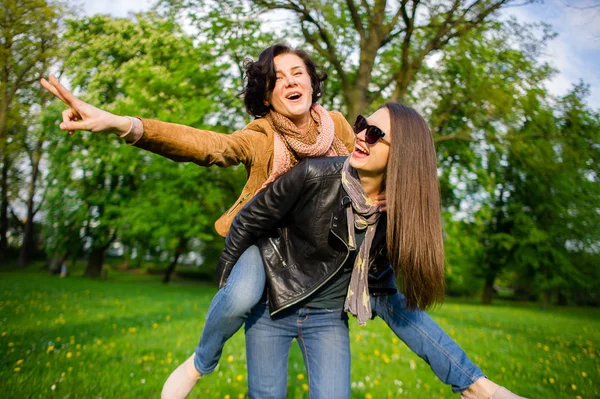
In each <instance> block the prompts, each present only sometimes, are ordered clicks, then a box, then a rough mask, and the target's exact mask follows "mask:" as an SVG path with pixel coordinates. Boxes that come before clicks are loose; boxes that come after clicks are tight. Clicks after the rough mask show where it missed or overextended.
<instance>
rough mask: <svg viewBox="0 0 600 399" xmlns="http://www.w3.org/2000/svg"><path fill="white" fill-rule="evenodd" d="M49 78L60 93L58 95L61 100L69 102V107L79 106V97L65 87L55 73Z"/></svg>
mask: <svg viewBox="0 0 600 399" xmlns="http://www.w3.org/2000/svg"><path fill="white" fill-rule="evenodd" d="M49 79H50V83H51V84H52V86H54V88H55V89H56V91H57V93H58V95H57V97H58V98H60V99H61V101H62V102H64V103H65V104H67V105H68V106H69V107H71V108H77V103H78V102H79V99H78V98H77V97H75V96H74V95H73V94H71V92H70V91H69V90H67V89H65V87H64V86H63V85H61V84H60V82H59V81H58V80H57V79H56V78H55V77H54V75H50V78H49Z"/></svg>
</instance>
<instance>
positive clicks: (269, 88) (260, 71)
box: [240, 43, 327, 118]
mask: <svg viewBox="0 0 600 399" xmlns="http://www.w3.org/2000/svg"><path fill="white" fill-rule="evenodd" d="M281 54H294V55H296V56H298V57H300V59H302V61H303V62H304V65H305V66H306V70H307V72H308V75H309V76H310V81H311V85H312V91H313V93H312V103H313V104H314V103H316V102H317V101H318V100H319V98H320V97H321V96H322V95H323V82H324V81H325V79H327V73H324V72H323V73H321V72H319V69H320V68H318V66H317V63H316V62H315V61H314V60H313V59H312V58H311V57H310V56H309V55H308V53H307V52H306V51H304V50H299V49H295V48H293V47H290V46H288V45H287V44H282V43H277V44H275V45H273V46H271V47H269V48H267V49H265V50H263V51H262V53H260V55H259V56H258V60H256V61H253V60H252V59H249V58H248V59H246V60H245V61H244V70H245V73H244V77H245V79H246V86H245V87H244V90H243V91H242V92H241V93H240V94H241V95H242V96H243V98H244V105H245V106H246V112H248V113H249V114H250V115H252V116H254V117H255V118H258V117H262V116H265V115H267V114H268V113H269V111H270V107H269V106H267V105H265V100H267V99H268V96H269V94H270V93H272V92H273V89H274V88H275V80H276V74H275V64H274V62H273V60H274V59H275V57H277V56H278V55H281Z"/></svg>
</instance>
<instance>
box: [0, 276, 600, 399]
mask: <svg viewBox="0 0 600 399" xmlns="http://www.w3.org/2000/svg"><path fill="white" fill-rule="evenodd" d="M215 292H216V289H215V287H213V286H208V285H201V284H189V283H182V282H177V281H176V282H174V283H173V284H171V285H168V286H163V285H162V284H160V282H159V277H158V276H136V275H130V274H121V273H120V272H113V271H111V273H110V278H109V280H108V281H92V280H88V279H84V278H81V277H69V278H66V279H59V278H58V277H56V276H50V275H48V274H46V273H42V272H29V271H25V272H1V273H0V334H1V336H0V359H1V368H0V381H2V385H1V387H0V391H1V392H2V394H1V397H2V398H67V397H68V398H104V399H107V398H151V397H152V398H156V397H159V394H160V390H161V388H162V385H163V383H164V381H165V380H166V378H167V376H168V375H169V373H170V372H171V371H172V370H173V369H174V367H175V366H176V365H178V364H179V363H180V362H182V361H183V360H185V359H186V358H187V357H188V356H189V355H190V354H191V353H192V352H193V349H194V347H195V345H196V344H197V341H198V338H199V336H200V332H201V331H202V327H203V323H204V318H205V315H206V311H207V309H208V305H209V303H210V299H211V298H212V296H213V295H214V293H215ZM431 315H432V316H433V317H434V318H435V320H436V321H437V322H438V323H439V324H440V325H441V326H442V327H443V328H444V329H445V330H446V331H447V332H448V333H449V334H450V335H451V336H452V337H453V338H454V339H455V340H456V341H458V343H459V344H460V345H461V346H462V347H463V348H464V349H465V350H466V352H467V353H468V354H469V356H470V357H471V359H472V360H474V362H475V363H476V364H478V365H479V366H480V367H482V369H483V371H484V372H485V373H487V374H488V376H489V377H491V378H492V379H493V380H495V381H496V382H498V383H500V384H503V385H506V386H507V387H509V388H511V389H513V390H514V391H515V392H517V393H519V394H521V395H524V396H527V397H529V398H600V357H599V353H598V349H599V347H600V310H599V309H580V308H557V309H550V310H547V311H544V312H542V311H540V310H539V309H538V308H537V307H536V306H535V305H531V304H510V303H503V304H502V305H496V306H492V307H485V306H480V305H476V304H469V303H462V302H451V301H450V302H448V303H447V304H445V305H444V306H442V307H441V308H438V309H435V310H434V311H432V312H431ZM350 334H351V339H352V381H353V383H352V397H353V398H397V397H410V398H427V399H429V398H457V397H458V395H453V394H452V392H451V390H450V388H449V387H447V386H445V385H443V384H442V383H440V382H439V381H438V380H437V379H436V378H435V376H434V374H433V373H432V372H431V370H430V369H429V367H428V366H427V365H426V364H425V362H423V361H422V360H421V359H420V358H418V357H417V356H415V355H414V354H412V353H411V352H410V351H409V350H408V349H407V347H406V346H405V345H404V344H403V343H402V342H399V341H398V339H397V338H396V337H395V336H394V335H393V334H392V333H391V331H390V330H389V329H388V328H387V327H386V325H385V324H384V323H382V322H381V321H380V320H375V321H372V322H369V323H368V324H367V326H366V327H361V328H359V327H358V326H357V324H356V321H354V320H351V331H350ZM246 381H247V377H246V359H245V350H244V335H243V333H241V332H238V334H237V335H235V336H234V338H233V339H232V340H230V341H229V343H228V344H227V345H226V347H225V350H224V353H223V358H222V361H221V363H220V365H219V367H218V368H217V369H216V371H215V372H214V373H213V374H212V375H210V376H207V377H206V378H204V379H202V380H201V381H200V382H199V384H198V385H197V386H196V388H195V389H194V391H193V392H192V395H191V396H190V397H192V398H201V397H202V398H230V399H234V398H244V397H245V393H246ZM306 383H307V380H306V372H305V370H304V364H303V361H302V357H301V354H300V350H299V349H298V347H297V345H296V344H294V346H293V348H292V353H291V357H290V361H289V390H288V397H290V398H305V397H308V395H307V393H306V389H307V386H306Z"/></svg>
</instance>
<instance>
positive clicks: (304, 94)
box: [269, 53, 313, 126]
mask: <svg viewBox="0 0 600 399" xmlns="http://www.w3.org/2000/svg"><path fill="white" fill-rule="evenodd" d="M273 63H274V64H275V76H276V80H275V88H274V89H273V92H272V93H271V95H270V98H269V103H270V104H271V106H272V107H273V109H274V110H275V111H276V112H278V113H280V114H281V115H283V116H285V117H287V118H289V119H290V120H291V121H292V122H293V123H294V124H296V125H297V126H302V125H304V124H305V123H306V122H307V121H308V118H309V116H310V113H309V111H310V107H311V105H312V94H313V89H312V85H311V80H310V75H309V74H308V72H307V70H306V65H305V64H304V61H302V59H301V58H300V57H298V56H297V55H295V54H291V53H286V54H280V55H278V56H276V57H275V58H273Z"/></svg>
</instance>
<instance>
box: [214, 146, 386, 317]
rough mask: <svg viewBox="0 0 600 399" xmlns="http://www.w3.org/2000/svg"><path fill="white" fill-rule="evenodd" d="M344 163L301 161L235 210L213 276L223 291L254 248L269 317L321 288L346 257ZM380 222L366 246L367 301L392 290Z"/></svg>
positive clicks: (341, 160) (383, 222) (383, 228)
mask: <svg viewBox="0 0 600 399" xmlns="http://www.w3.org/2000/svg"><path fill="white" fill-rule="evenodd" d="M345 160H346V158H345V157H327V158H313V159H305V160H304V161H302V162H301V163H300V164H299V165H297V166H296V167H294V168H293V169H292V170H290V171H289V172H287V173H286V174H284V175H283V176H281V177H279V178H278V179H277V180H276V181H275V182H273V183H272V184H271V185H270V186H268V187H267V188H265V189H264V190H262V191H261V192H259V193H258V194H257V195H256V196H255V197H254V198H253V199H252V201H250V202H249V203H248V204H246V206H245V207H244V208H243V209H242V210H240V212H239V213H238V214H237V216H236V217H235V219H234V220H233V224H232V228H231V229H230V231H229V234H228V235H227V238H226V242H225V249H224V250H223V252H222V254H221V258H220V260H219V265H218V268H217V272H218V274H219V285H220V286H221V287H222V286H223V285H224V284H225V282H226V280H227V277H228V276H229V273H230V272H231V269H232V268H233V265H234V264H235V262H236V261H237V260H238V259H239V257H240V256H241V255H242V253H243V252H244V251H245V250H246V249H247V248H248V247H249V246H251V245H253V244H257V245H258V246H259V248H260V252H261V255H262V258H263V262H264V265H265V271H266V275H267V287H268V298H269V307H270V311H271V314H275V313H277V312H278V311H280V310H283V309H285V308H287V307H289V306H291V305H293V304H295V303H297V302H299V301H302V300H304V299H305V298H307V297H308V296H310V295H311V294H312V293H314V292H315V291H316V290H318V289H319V288H320V287H321V286H323V285H324V284H325V283H326V282H327V281H328V280H329V279H330V278H331V277H332V276H333V275H334V274H335V273H336V272H337V271H338V270H339V269H340V268H341V267H342V266H343V264H344V262H345V260H346V259H347V258H348V256H349V255H350V250H349V249H348V224H347V217H346V207H348V206H350V198H349V197H348V196H346V193H345V191H344V189H343V187H342V179H341V171H342V166H343V164H344V161H345ZM385 240H386V219H385V217H382V218H381V219H380V221H379V225H378V227H377V230H376V232H375V237H374V238H373V243H372V244H371V253H370V256H369V259H370V264H369V290H370V293H371V295H382V294H391V293H394V292H396V286H395V282H394V273H393V270H392V268H391V266H390V264H389V262H388V261H387V256H386V253H387V251H386V242H385Z"/></svg>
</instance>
